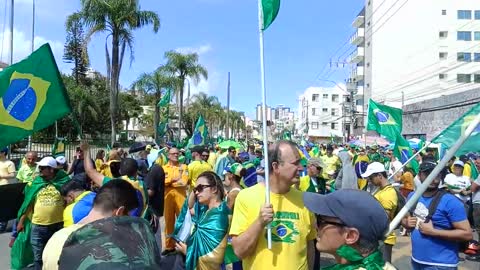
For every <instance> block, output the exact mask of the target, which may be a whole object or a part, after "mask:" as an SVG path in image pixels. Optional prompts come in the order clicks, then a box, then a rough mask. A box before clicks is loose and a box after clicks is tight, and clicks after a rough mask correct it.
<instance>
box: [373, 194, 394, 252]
mask: <svg viewBox="0 0 480 270" xmlns="http://www.w3.org/2000/svg"><path fill="white" fill-rule="evenodd" d="M373 196H374V197H375V199H377V201H378V202H379V203H380V204H381V205H382V207H383V209H385V211H386V212H387V215H388V218H389V219H390V221H392V219H393V218H394V217H395V210H396V209H397V203H398V198H397V192H396V191H395V189H394V187H392V186H391V185H388V186H386V187H384V188H382V189H380V190H379V191H377V192H376V193H375V194H374V195H373ZM396 240H397V237H396V236H395V233H394V232H392V233H391V234H390V235H389V236H388V237H387V239H385V241H384V242H385V244H389V245H395V243H396V242H397V241H396Z"/></svg>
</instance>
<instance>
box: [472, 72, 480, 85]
mask: <svg viewBox="0 0 480 270" xmlns="http://www.w3.org/2000/svg"><path fill="white" fill-rule="evenodd" d="M473 82H474V83H480V74H473Z"/></svg>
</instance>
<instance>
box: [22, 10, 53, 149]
mask: <svg viewBox="0 0 480 270" xmlns="http://www.w3.org/2000/svg"><path fill="white" fill-rule="evenodd" d="M12 2H13V1H12ZM34 42H35V0H32V44H31V52H32V53H33V51H34V50H35V43H34ZM57 133H58V132H57V121H55V138H56V137H57ZM28 151H32V135H30V136H28Z"/></svg>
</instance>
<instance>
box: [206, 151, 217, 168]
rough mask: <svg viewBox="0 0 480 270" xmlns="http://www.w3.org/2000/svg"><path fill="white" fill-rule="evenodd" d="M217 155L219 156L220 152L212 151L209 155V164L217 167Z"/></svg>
mask: <svg viewBox="0 0 480 270" xmlns="http://www.w3.org/2000/svg"><path fill="white" fill-rule="evenodd" d="M217 157H218V154H217V153H216V152H210V155H209V156H208V160H207V162H208V164H210V166H212V168H213V167H215V163H216V162H217Z"/></svg>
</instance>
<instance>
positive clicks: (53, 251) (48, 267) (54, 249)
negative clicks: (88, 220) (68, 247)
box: [42, 224, 84, 270]
mask: <svg viewBox="0 0 480 270" xmlns="http://www.w3.org/2000/svg"><path fill="white" fill-rule="evenodd" d="M83 225H84V224H73V225H72V226H69V227H66V228H63V229H61V230H59V231H58V232H56V233H54V234H53V236H52V237H51V238H50V239H49V240H48V242H47V245H46V246H45V249H44V252H43V255H42V261H43V268H42V269H44V270H56V269H58V261H59V260H60V255H61V254H62V250H63V246H64V245H65V242H66V241H67V239H68V237H69V236H70V234H72V233H73V232H75V231H76V230H78V229H80V228H81V227H82V226H83Z"/></svg>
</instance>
